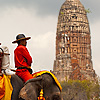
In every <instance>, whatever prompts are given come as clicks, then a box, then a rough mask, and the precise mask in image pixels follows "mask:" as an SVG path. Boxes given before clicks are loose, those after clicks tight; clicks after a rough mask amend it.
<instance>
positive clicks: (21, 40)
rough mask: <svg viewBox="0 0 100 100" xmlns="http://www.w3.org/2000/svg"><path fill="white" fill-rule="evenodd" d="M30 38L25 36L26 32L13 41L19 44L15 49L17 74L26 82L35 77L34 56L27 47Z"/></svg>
mask: <svg viewBox="0 0 100 100" xmlns="http://www.w3.org/2000/svg"><path fill="white" fill-rule="evenodd" d="M30 38H31V37H25V35H24V34H19V35H17V36H16V40H15V41H13V42H12V43H17V44H18V46H17V48H16V49H15V50H14V60H15V67H16V68H17V70H16V75H18V76H19V77H20V78H21V79H22V80H23V81H24V82H26V81H27V80H29V79H32V78H33V76H32V69H31V64H32V57H31V56H30V54H29V52H28V49H27V48H26V45H27V41H26V40H29V39H30Z"/></svg>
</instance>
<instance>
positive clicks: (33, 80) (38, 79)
mask: <svg viewBox="0 0 100 100" xmlns="http://www.w3.org/2000/svg"><path fill="white" fill-rule="evenodd" d="M40 80H42V77H37V78H33V79H29V80H28V81H26V82H25V84H24V85H26V84H27V83H29V82H35V81H40Z"/></svg>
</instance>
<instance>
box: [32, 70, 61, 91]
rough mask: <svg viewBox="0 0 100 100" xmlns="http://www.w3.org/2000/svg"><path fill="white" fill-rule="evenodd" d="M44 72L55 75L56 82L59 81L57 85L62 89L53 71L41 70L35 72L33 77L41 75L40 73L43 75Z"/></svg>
mask: <svg viewBox="0 0 100 100" xmlns="http://www.w3.org/2000/svg"><path fill="white" fill-rule="evenodd" d="M44 73H48V74H50V75H51V76H52V77H53V79H54V80H55V82H56V83H57V85H58V86H59V88H60V90H62V87H61V85H60V83H59V81H58V79H57V78H56V77H55V75H54V74H53V73H51V72H49V71H39V72H36V73H34V74H33V78H36V77H37V76H40V75H42V74H44Z"/></svg>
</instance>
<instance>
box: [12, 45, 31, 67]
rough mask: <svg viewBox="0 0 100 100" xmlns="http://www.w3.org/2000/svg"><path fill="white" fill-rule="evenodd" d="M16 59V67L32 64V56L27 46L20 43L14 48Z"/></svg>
mask: <svg viewBox="0 0 100 100" xmlns="http://www.w3.org/2000/svg"><path fill="white" fill-rule="evenodd" d="M14 59H15V67H16V68H18V67H21V66H25V67H28V66H31V63H32V57H31V56H30V54H29V52H28V50H27V48H26V47H25V46H23V45H19V46H18V47H17V48H16V49H15V50H14Z"/></svg>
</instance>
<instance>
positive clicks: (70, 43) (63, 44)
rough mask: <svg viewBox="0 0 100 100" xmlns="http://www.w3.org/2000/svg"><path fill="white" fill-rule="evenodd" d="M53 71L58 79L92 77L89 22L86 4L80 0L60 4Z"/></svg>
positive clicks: (67, 0) (91, 78)
mask: <svg viewBox="0 0 100 100" xmlns="http://www.w3.org/2000/svg"><path fill="white" fill-rule="evenodd" d="M53 72H54V73H55V75H56V76H57V78H58V80H59V81H63V80H66V79H67V80H68V79H79V80H84V79H88V80H94V79H95V76H96V74H95V71H94V70H93V65H92V56H91V36H90V28H89V22H88V18H87V13H86V11H85V8H84V6H83V5H82V4H81V2H80V1H79V0H66V1H65V2H64V4H63V5H62V6H61V9H60V12H59V16H58V24H57V32H56V60H55V61H54V67H53Z"/></svg>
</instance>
